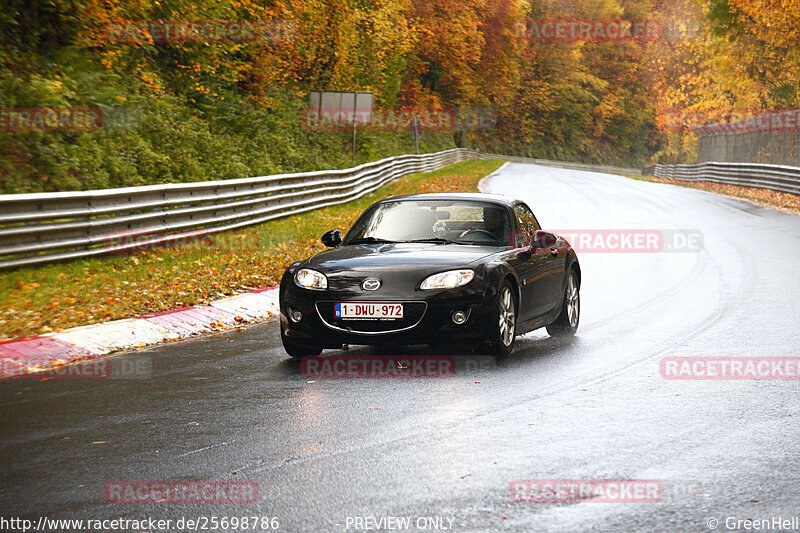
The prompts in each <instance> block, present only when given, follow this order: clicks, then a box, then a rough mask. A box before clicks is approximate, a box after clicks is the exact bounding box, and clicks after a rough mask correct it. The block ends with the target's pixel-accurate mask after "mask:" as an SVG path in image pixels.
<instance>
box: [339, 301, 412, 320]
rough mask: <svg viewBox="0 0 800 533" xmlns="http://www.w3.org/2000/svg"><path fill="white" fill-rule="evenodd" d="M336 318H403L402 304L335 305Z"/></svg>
mask: <svg viewBox="0 0 800 533" xmlns="http://www.w3.org/2000/svg"><path fill="white" fill-rule="evenodd" d="M334 315H336V317H337V318H403V304H392V303H383V302H362V303H337V304H336V306H335V308H334Z"/></svg>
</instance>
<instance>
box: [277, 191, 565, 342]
mask: <svg viewBox="0 0 800 533" xmlns="http://www.w3.org/2000/svg"><path fill="white" fill-rule="evenodd" d="M322 242H323V243H324V244H325V245H326V246H328V247H330V248H331V249H330V250H325V251H323V252H320V253H318V254H316V255H314V256H312V257H310V258H308V259H306V260H305V261H299V262H297V263H294V264H292V265H291V266H289V268H288V269H287V270H286V272H285V273H284V275H283V278H282V279H281V286H280V313H281V314H280V320H281V337H282V339H283V346H284V348H285V349H286V352H287V353H288V354H289V355H291V356H292V357H303V356H306V355H319V353H320V352H321V351H322V349H323V348H339V347H341V346H342V345H343V344H368V345H398V344H400V345H402V344H431V345H434V346H435V345H444V344H450V343H452V342H454V341H470V342H473V341H476V340H478V341H486V343H485V346H486V347H487V348H488V351H489V352H490V353H493V354H495V355H498V356H502V355H507V354H509V353H510V352H511V350H512V348H513V345H514V338H515V336H516V335H520V334H523V333H527V332H529V331H532V330H534V329H537V328H540V327H547V331H548V332H549V333H550V334H551V335H573V334H574V333H575V331H576V330H577V328H578V320H579V317H580V297H579V289H580V284H581V269H580V265H579V264H578V258H577V256H576V255H575V252H574V250H573V249H572V247H571V246H570V245H569V243H568V242H567V241H566V240H565V239H563V238H562V237H559V236H557V235H553V234H552V233H547V232H545V231H543V230H542V229H541V227H540V226H539V222H538V221H537V220H536V217H535V216H534V214H533V212H532V211H531V209H530V208H529V207H528V206H527V205H526V204H525V203H523V202H521V201H519V200H515V199H513V198H509V197H506V196H500V195H494V194H477V193H458V194H438V193H437V194H415V195H408V196H395V197H390V198H386V199H385V200H381V201H379V202H376V203H374V204H373V205H371V206H370V207H369V208H367V210H366V211H364V213H363V214H362V215H361V216H360V217H359V218H358V220H357V221H356V223H355V224H354V225H353V227H352V228H350V231H348V232H347V235H346V236H345V237H344V238H342V236H341V233H340V232H339V231H338V230H333V231H329V232H328V233H326V234H325V235H323V236H322Z"/></svg>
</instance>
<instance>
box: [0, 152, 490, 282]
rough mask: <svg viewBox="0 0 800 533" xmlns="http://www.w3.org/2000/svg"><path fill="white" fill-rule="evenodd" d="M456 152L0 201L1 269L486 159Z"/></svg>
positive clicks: (227, 222) (359, 191)
mask: <svg viewBox="0 0 800 533" xmlns="http://www.w3.org/2000/svg"><path fill="white" fill-rule="evenodd" d="M486 157H487V155H486V154H480V153H479V152H476V151H474V150H466V149H463V148H456V149H452V150H446V151H444V152H438V153H433V154H420V155H400V156H396V157H389V158H387V159H382V160H380V161H374V162H371V163H365V164H363V165H359V166H357V167H355V168H349V169H344V170H323V171H319V172H302V173H296V174H277V175H273V176H262V177H256V178H243V179H232V180H219V181H204V182H196V183H170V184H165V185H152V186H144V187H126V188H120V189H104V190H95V191H74V192H53V193H36V194H4V195H0V268H13V267H18V266H23V265H33V264H37V263H45V262H49V261H56V260H62V259H73V258H78V257H87V256H92V255H99V254H105V253H109V252H117V251H119V252H124V251H126V250H132V249H142V248H144V247H148V246H158V245H160V244H167V243H171V242H181V241H182V239H191V238H196V237H198V236H200V235H209V234H213V233H218V232H222V231H228V230H232V229H237V228H241V227H244V226H250V225H253V224H260V223H262V222H266V221H268V220H272V219H275V218H280V217H284V216H287V215H293V214H297V213H302V212H303V211H309V210H312V209H317V208H320V207H324V206H328V205H334V204H340V203H344V202H349V201H351V200H354V199H356V198H360V197H361V196H364V195H365V194H367V193H370V192H372V191H374V190H375V189H377V188H379V187H381V186H382V185H385V184H386V183H388V182H390V181H393V180H396V179H398V178H400V177H402V176H405V175H407V174H411V173H414V172H426V171H430V170H436V169H439V168H441V167H443V166H446V165H450V164H452V163H457V162H459V161H465V160H467V159H476V158H486Z"/></svg>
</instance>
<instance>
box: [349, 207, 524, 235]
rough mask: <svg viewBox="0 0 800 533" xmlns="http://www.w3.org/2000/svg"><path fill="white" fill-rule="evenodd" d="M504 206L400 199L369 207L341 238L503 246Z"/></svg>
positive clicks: (506, 232)
mask: <svg viewBox="0 0 800 533" xmlns="http://www.w3.org/2000/svg"><path fill="white" fill-rule="evenodd" d="M509 227H510V224H509V217H508V212H507V210H506V208H505V207H502V206H499V205H497V204H491V203H487V202H480V201H466V200H458V201H452V200H403V201H397V202H386V203H382V204H378V205H376V206H374V207H372V208H371V209H370V210H369V211H368V212H367V213H365V214H364V216H362V217H361V218H360V219H359V220H358V222H356V225H355V226H353V227H352V228H351V229H350V231H349V232H348V233H347V236H346V237H345V239H344V243H343V244H345V245H347V244H364V243H381V242H432V243H441V244H448V243H456V244H483V245H496V246H504V245H506V244H507V243H508V235H509Z"/></svg>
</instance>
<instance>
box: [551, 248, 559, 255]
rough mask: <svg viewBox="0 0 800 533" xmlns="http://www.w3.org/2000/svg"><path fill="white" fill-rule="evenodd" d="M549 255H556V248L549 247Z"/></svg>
mask: <svg viewBox="0 0 800 533" xmlns="http://www.w3.org/2000/svg"><path fill="white" fill-rule="evenodd" d="M550 255H552V256H553V257H557V256H558V248H550Z"/></svg>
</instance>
